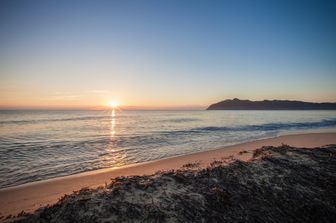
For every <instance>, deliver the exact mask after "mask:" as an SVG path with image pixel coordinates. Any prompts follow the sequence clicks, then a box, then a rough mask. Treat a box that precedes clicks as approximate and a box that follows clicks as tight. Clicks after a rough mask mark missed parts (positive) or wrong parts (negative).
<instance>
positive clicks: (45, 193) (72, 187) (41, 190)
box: [0, 133, 336, 216]
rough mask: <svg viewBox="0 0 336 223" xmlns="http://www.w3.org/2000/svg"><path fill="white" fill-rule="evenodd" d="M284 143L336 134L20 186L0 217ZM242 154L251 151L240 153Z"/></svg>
mask: <svg viewBox="0 0 336 223" xmlns="http://www.w3.org/2000/svg"><path fill="white" fill-rule="evenodd" d="M281 144H287V145H290V146H295V147H306V148H314V147H319V146H323V145H328V144H336V133H308V134H295V135H285V136H279V137H276V138H271V139H264V140H257V141H254V142H248V143H243V144H239V145H233V146H228V147H223V148H219V149H215V150H211V151H206V152H199V153H195V154H191V155H184V156H179V157H173V158H167V159H163V160H157V161H152V162H147V163H141V164H135V165H129V166H125V167H121V168H114V169H104V170H99V171H93V172H87V173H83V174H77V175H72V176H67V177H62V178H55V179H51V180H46V181H40V182H35V183H30V184H25V185H21V186H17V187H11V188H5V189H2V190H0V198H1V199H0V215H2V216H7V215H9V214H12V215H16V214H18V213H20V212H21V211H25V212H33V211H34V210H36V209H38V208H40V207H42V206H45V205H50V204H53V203H55V202H56V201H58V199H59V198H61V197H62V196H63V195H64V194H70V193H72V192H73V191H76V190H79V189H81V188H83V187H91V188H93V187H97V186H101V185H105V184H107V183H110V179H111V178H115V177H118V176H132V175H146V174H153V173H155V172H157V171H159V170H171V169H178V168H180V167H182V166H183V165H184V164H187V163H194V162H197V163H200V165H201V166H206V165H208V164H209V163H211V162H212V161H214V160H219V159H221V158H223V157H229V156H233V158H236V159H241V160H244V161H246V160H248V159H250V158H251V156H252V153H251V151H252V150H255V149H258V148H260V147H262V146H280V145H281ZM240 151H247V152H245V153H239V152H240Z"/></svg>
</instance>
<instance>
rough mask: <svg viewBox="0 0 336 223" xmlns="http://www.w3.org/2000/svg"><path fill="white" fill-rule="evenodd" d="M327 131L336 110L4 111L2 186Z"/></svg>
mask: <svg viewBox="0 0 336 223" xmlns="http://www.w3.org/2000/svg"><path fill="white" fill-rule="evenodd" d="M324 128H336V111H0V160H1V163H0V188H4V187H8V186H14V185H19V184H23V183H28V182H33V181H37V180H42V179H49V178H54V177H59V176H66V175H71V174H75V173H80V172H85V171H90V170H97V169H102V168H108V167H116V166H122V165H126V164H132V163H138V162H144V161H150V160H156V159H160V158H165V157H170V156H176V155H182V154H189V153H194V152H198V151H205V150H210V149H214V148H217V147H220V146H225V145H232V144H237V143H242V142H247V141H252V140H256V139H262V138H269V137H273V136H277V135H279V134H284V133H289V132H295V131H309V130H317V129H324Z"/></svg>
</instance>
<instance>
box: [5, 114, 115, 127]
mask: <svg viewBox="0 0 336 223" xmlns="http://www.w3.org/2000/svg"><path fill="white" fill-rule="evenodd" d="M109 118H111V116H110V115H107V116H84V117H72V118H55V119H30V120H6V121H0V125H3V124H33V123H41V122H63V121H83V120H101V119H109Z"/></svg>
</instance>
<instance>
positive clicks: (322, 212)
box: [15, 145, 336, 222]
mask: <svg viewBox="0 0 336 223" xmlns="http://www.w3.org/2000/svg"><path fill="white" fill-rule="evenodd" d="M335 219H336V145H329V146H325V147H322V148H315V149H306V148H293V147H289V146H286V145H283V146H280V147H263V148H261V149H258V150H256V151H254V154H253V159H252V160H250V161H249V162H242V161H238V160H236V161H231V162H230V163H229V164H227V160H226V159H221V160H219V161H215V162H213V163H212V164H211V165H210V166H209V167H208V168H200V167H199V166H198V165H197V164H188V165H185V166H184V167H183V168H181V169H179V170H176V171H167V172H158V173H156V174H154V175H151V176H134V177H119V178H116V179H113V180H112V182H111V184H110V185H106V186H105V187H100V188H97V189H87V188H84V189H82V190H80V191H77V192H74V193H73V194H71V195H66V196H64V197H63V198H62V199H60V200H59V201H58V202H57V203H56V204H54V205H52V206H48V207H45V208H42V209H40V210H38V211H36V212H35V213H34V214H22V215H20V217H18V218H16V219H15V220H16V221H17V222H334V221H335Z"/></svg>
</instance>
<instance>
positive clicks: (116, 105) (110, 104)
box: [108, 101, 119, 108]
mask: <svg viewBox="0 0 336 223" xmlns="http://www.w3.org/2000/svg"><path fill="white" fill-rule="evenodd" d="M108 106H109V107H110V108H117V107H118V106H119V103H118V102H117V101H109V102H108Z"/></svg>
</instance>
